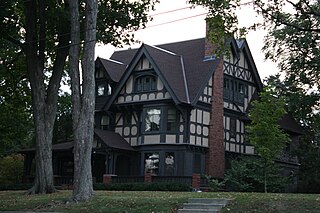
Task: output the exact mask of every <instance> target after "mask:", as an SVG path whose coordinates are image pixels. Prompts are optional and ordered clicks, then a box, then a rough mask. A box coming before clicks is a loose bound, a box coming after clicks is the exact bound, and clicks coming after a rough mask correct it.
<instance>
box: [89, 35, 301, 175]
mask: <svg viewBox="0 0 320 213" xmlns="http://www.w3.org/2000/svg"><path fill="white" fill-rule="evenodd" d="M229 44H230V48H231V51H230V55H228V56H224V57H223V59H221V58H216V57H215V56H214V55H213V54H212V53H213V48H212V46H211V45H210V44H209V43H208V42H207V41H206V39H205V38H201V39H195V40H190V41H182V42H176V43H170V44H164V45H159V46H149V45H146V44H143V45H141V47H140V48H138V49H129V50H123V51H117V52H115V53H114V54H113V55H112V57H111V58H110V59H102V58H98V59H97V60H96V73H95V76H96V114H95V124H96V139H97V141H96V142H95V145H96V146H99V147H102V146H105V147H108V149H107V150H108V151H107V152H105V153H104V154H103V155H104V156H105V159H106V163H105V166H106V170H105V173H107V174H115V175H119V176H120V175H144V174H145V173H152V174H155V175H159V176H190V175H192V174H193V173H200V174H209V175H211V176H214V177H220V178H222V177H223V175H224V172H225V165H226V163H225V162H226V159H225V156H227V158H228V156H232V155H237V154H240V153H241V154H246V155H252V154H254V147H253V146H252V145H250V144H249V143H248V142H247V141H246V138H245V125H246V124H247V122H248V118H247V112H248V106H249V105H250V101H252V99H253V98H254V97H256V96H257V93H258V92H260V91H261V90H262V83H261V80H260V77H259V74H258V72H257V69H256V66H255V64H254V61H253V58H252V55H251V53H250V50H249V47H248V44H247V42H246V41H245V40H234V39H232V40H230V43H229ZM282 126H283V128H284V129H285V130H287V131H288V132H289V133H292V135H293V136H297V135H299V134H300V133H301V131H300V129H299V128H298V127H297V126H296V125H293V127H292V128H290V127H286V124H284V125H282ZM99 134H100V135H102V134H111V135H116V136H117V137H111V136H110V137H109V138H108V137H101V136H99ZM116 138H117V139H116ZM110 140H113V141H112V142H111V141H110ZM108 143H109V144H110V143H112V144H113V145H111V146H110V145H108ZM99 144H101V145H99ZM114 144H117V146H118V147H116V148H115V147H114ZM125 144H126V145H125ZM128 145H130V146H128ZM122 147H126V148H122ZM128 147H130V149H128ZM226 153H227V154H226ZM288 160H289V158H286V160H285V161H286V163H288ZM289 164H290V165H291V166H293V167H295V166H296V162H294V163H292V164H291V163H288V165H289Z"/></svg>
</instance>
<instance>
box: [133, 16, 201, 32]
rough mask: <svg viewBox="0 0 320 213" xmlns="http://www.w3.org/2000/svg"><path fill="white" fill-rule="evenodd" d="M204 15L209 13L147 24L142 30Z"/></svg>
mask: <svg viewBox="0 0 320 213" xmlns="http://www.w3.org/2000/svg"><path fill="white" fill-rule="evenodd" d="M203 15H207V13H201V14H198V15H194V16H188V17H184V18H181V19H176V20H172V21H167V22H163V23H160V24H154V25H150V26H147V27H145V28H141V30H143V29H146V28H151V27H158V26H161V25H165V24H171V23H174V22H178V21H183V20H186V19H190V18H195V17H198V16H203ZM139 30H140V29H139Z"/></svg>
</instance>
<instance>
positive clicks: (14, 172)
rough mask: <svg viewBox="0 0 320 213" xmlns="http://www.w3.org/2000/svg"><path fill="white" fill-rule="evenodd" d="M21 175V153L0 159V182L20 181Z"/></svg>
mask: <svg viewBox="0 0 320 213" xmlns="http://www.w3.org/2000/svg"><path fill="white" fill-rule="evenodd" d="M22 175H23V156H22V155H9V156H6V157H4V158H2V159H0V184H12V183H21V181H22Z"/></svg>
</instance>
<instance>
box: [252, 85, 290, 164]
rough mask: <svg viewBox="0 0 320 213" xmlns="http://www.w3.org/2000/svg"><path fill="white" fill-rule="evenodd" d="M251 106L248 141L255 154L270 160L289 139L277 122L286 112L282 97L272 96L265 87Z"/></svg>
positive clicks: (277, 154)
mask: <svg viewBox="0 0 320 213" xmlns="http://www.w3.org/2000/svg"><path fill="white" fill-rule="evenodd" d="M252 106H253V108H252V109H251V110H250V112H249V118H250V119H251V121H252V122H251V124H250V125H249V126H248V128H247V130H248V134H249V141H250V143H251V144H252V145H253V146H254V147H255V151H256V153H257V154H259V155H260V156H262V157H263V158H264V159H266V160H267V161H268V162H272V161H273V160H274V159H275V158H276V157H278V156H279V154H280V153H281V151H282V150H283V149H284V147H285V146H286V145H287V143H288V142H289V141H290V140H289V136H288V135H287V134H286V133H284V132H283V130H281V129H280V126H279V124H278V122H279V120H280V119H281V118H282V116H283V115H284V114H285V113H286V111H285V109H284V107H285V102H284V99H283V98H282V97H277V96H274V94H273V93H272V91H271V90H269V89H268V88H265V90H264V91H263V92H262V93H261V94H260V99H259V100H256V101H253V103H252Z"/></svg>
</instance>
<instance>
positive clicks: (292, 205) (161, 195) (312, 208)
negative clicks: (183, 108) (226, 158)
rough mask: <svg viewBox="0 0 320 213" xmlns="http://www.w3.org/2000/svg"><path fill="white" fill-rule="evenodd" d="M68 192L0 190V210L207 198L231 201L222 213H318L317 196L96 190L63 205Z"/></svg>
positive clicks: (122, 207) (125, 208)
mask: <svg viewBox="0 0 320 213" xmlns="http://www.w3.org/2000/svg"><path fill="white" fill-rule="evenodd" d="M71 193H72V192H71V191H60V192H58V193H55V194H50V195H35V196H26V195H24V194H23V192H22V191H1V192H0V211H4V210H6V211H13V210H20V211H22V210H23V211H55V212H92V213H95V212H107V213H112V212H115V213H116V212H119V213H122V212H128V213H129V212H130V213H134V212H136V213H138V212H139V213H143V212H146V213H147V212H148V213H151V212H169V213H170V212H176V210H177V208H178V207H179V206H180V205H181V204H182V203H183V202H186V201H187V199H188V198H190V197H208V198H227V199H231V201H230V204H229V205H227V206H226V207H225V208H224V209H223V212H281V213H285V212H290V213H292V212H297V213H298V212H299V213H300V212H320V195H315V194H272V193H270V194H264V193H227V192H222V193H218V192H211V193H209V192H208V193H206V192H201V193H198V192H154V191H153V192H130V191H126V192H122V191H96V192H95V196H94V197H93V198H92V199H91V200H90V201H89V202H85V203H80V204H65V201H66V200H67V199H68V198H69V197H70V196H71Z"/></svg>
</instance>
